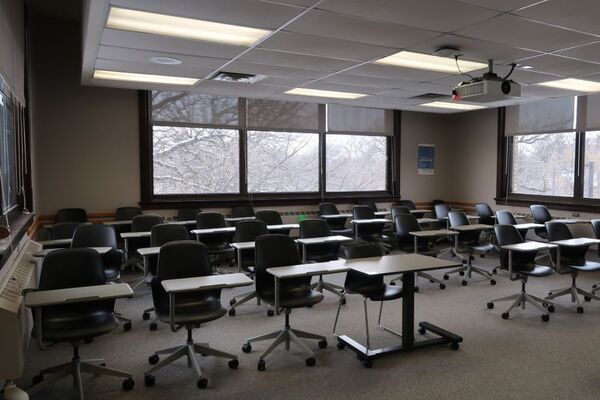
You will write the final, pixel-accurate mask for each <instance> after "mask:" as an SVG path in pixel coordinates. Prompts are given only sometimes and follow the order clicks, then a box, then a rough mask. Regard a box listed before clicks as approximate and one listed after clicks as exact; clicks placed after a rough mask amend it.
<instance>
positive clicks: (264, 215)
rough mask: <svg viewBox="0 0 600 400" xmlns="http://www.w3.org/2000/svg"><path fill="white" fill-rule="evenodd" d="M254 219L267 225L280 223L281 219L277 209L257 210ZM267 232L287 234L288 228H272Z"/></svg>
mask: <svg viewBox="0 0 600 400" xmlns="http://www.w3.org/2000/svg"><path fill="white" fill-rule="evenodd" d="M256 219H257V220H259V221H262V222H264V223H265V224H267V225H282V224H283V220H282V219H281V214H279V211H277V210H258V211H257V212H256ZM269 232H271V233H279V234H282V235H289V234H290V229H282V228H279V229H272V230H270V231H269Z"/></svg>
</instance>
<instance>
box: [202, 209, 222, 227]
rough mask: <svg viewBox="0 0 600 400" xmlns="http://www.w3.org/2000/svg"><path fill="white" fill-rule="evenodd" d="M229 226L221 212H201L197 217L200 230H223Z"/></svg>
mask: <svg viewBox="0 0 600 400" xmlns="http://www.w3.org/2000/svg"><path fill="white" fill-rule="evenodd" d="M226 226H227V222H226V221H225V216H224V215H223V214H221V213H220V212H201V213H200V214H198V215H197V216H196V227H197V228H198V229H210V228H223V227H226Z"/></svg>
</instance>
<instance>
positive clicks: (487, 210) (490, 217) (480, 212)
mask: <svg viewBox="0 0 600 400" xmlns="http://www.w3.org/2000/svg"><path fill="white" fill-rule="evenodd" d="M475 212H476V213H477V216H478V217H479V222H480V223H482V224H486V225H494V224H495V223H496V221H495V219H494V210H492V207H490V205H489V204H487V203H477V204H475Z"/></svg>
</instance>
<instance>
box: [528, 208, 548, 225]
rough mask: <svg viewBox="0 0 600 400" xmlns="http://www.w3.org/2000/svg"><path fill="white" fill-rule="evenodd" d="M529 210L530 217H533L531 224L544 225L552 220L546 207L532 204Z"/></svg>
mask: <svg viewBox="0 0 600 400" xmlns="http://www.w3.org/2000/svg"><path fill="white" fill-rule="evenodd" d="M529 209H530V210H531V216H532V217H533V222H535V223H536V224H545V223H546V222H548V221H551V220H552V215H551V214H550V211H548V208H546V206H542V205H540V204H532V205H530V206H529Z"/></svg>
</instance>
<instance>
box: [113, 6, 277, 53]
mask: <svg viewBox="0 0 600 400" xmlns="http://www.w3.org/2000/svg"><path fill="white" fill-rule="evenodd" d="M106 27H107V28H113V29H122V30H126V31H134V32H143V33H152V34H156V35H165V36H175V37H180V38H185V39H194V40H203V41H206V42H216V43H225V44H231V45H238V46H250V45H252V44H254V43H256V42H257V41H258V40H259V39H261V38H263V37H264V36H266V35H268V34H269V33H271V31H267V30H263V29H255V28H247V27H245V26H237V25H229V24H221V23H218V22H209V21H202V20H199V19H192V18H183V17H174V16H171V15H165V14H157V13H151V12H145V11H136V10H129V9H126V8H119V7H111V9H110V14H109V15H108V21H107V22H106Z"/></svg>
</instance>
